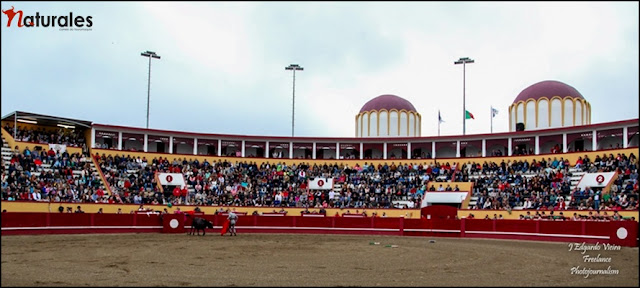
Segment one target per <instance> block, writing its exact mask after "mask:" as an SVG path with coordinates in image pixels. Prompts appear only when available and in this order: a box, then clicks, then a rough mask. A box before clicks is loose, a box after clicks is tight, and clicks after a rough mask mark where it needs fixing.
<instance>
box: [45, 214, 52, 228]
mask: <svg viewBox="0 0 640 288" xmlns="http://www.w3.org/2000/svg"><path fill="white" fill-rule="evenodd" d="M45 219H46V220H45V221H46V223H45V225H44V226H47V227H49V226H51V213H47V217H45Z"/></svg>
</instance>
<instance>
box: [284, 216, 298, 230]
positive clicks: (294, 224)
mask: <svg viewBox="0 0 640 288" xmlns="http://www.w3.org/2000/svg"><path fill="white" fill-rule="evenodd" d="M284 217H293V227H298V226H297V225H296V218H298V217H296V216H284Z"/></svg>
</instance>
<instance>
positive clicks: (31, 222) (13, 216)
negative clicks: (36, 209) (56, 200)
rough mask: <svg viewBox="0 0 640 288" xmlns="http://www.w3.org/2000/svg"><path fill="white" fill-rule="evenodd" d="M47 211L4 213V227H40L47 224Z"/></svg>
mask: <svg viewBox="0 0 640 288" xmlns="http://www.w3.org/2000/svg"><path fill="white" fill-rule="evenodd" d="M47 215H48V214H47V213H31V212H15V213H2V217H0V219H2V227H40V226H46V225H47Z"/></svg>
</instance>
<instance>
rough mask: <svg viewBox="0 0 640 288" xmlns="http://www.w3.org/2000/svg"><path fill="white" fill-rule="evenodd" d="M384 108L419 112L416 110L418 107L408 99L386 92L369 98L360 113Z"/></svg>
mask: <svg viewBox="0 0 640 288" xmlns="http://www.w3.org/2000/svg"><path fill="white" fill-rule="evenodd" d="M382 109H386V110H391V109H396V110H398V111H400V110H402V109H404V110H407V111H413V112H418V111H416V107H413V104H411V102H409V101H407V100H406V99H404V98H401V97H398V96H396V95H390V94H385V95H380V96H378V97H376V98H373V99H371V100H369V102H367V103H365V104H364V106H362V109H360V113H362V112H366V111H372V110H376V111H377V110H382Z"/></svg>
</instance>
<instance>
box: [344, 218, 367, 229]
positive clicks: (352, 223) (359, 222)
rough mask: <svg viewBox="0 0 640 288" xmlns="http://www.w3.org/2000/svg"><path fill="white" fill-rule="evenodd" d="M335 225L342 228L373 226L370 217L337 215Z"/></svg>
mask: <svg viewBox="0 0 640 288" xmlns="http://www.w3.org/2000/svg"><path fill="white" fill-rule="evenodd" d="M335 221H336V222H335V227H340V228H371V219H370V218H344V217H335Z"/></svg>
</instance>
